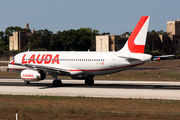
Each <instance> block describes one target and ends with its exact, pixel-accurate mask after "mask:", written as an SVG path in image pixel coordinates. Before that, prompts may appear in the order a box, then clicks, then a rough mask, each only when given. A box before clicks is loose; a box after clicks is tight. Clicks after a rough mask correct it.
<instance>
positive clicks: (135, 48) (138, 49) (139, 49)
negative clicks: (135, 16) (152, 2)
mask: <svg viewBox="0 0 180 120" xmlns="http://www.w3.org/2000/svg"><path fill="white" fill-rule="evenodd" d="M148 18H149V16H142V17H141V18H140V20H139V22H138V24H137V25H136V27H135V28H134V30H133V32H132V34H131V35H130V37H129V40H128V48H129V50H130V52H131V53H144V48H145V43H144V45H136V44H135V39H136V38H137V36H138V34H139V33H140V32H141V29H142V27H143V26H144V24H145V22H146V21H147V19H148ZM146 32H147V31H146Z"/></svg>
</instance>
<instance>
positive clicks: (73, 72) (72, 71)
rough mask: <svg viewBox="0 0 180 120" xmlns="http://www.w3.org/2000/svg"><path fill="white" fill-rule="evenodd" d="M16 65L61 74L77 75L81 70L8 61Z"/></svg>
mask: <svg viewBox="0 0 180 120" xmlns="http://www.w3.org/2000/svg"><path fill="white" fill-rule="evenodd" d="M10 64H13V65H17V66H24V67H27V68H30V69H34V70H43V71H50V72H56V73H61V74H63V75H78V74H82V71H81V70H78V69H74V68H60V67H51V66H43V65H34V64H21V63H15V62H14V63H10Z"/></svg>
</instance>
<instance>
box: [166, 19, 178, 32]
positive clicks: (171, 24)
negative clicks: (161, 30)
mask: <svg viewBox="0 0 180 120" xmlns="http://www.w3.org/2000/svg"><path fill="white" fill-rule="evenodd" d="M167 33H169V35H180V19H178V20H177V21H167Z"/></svg>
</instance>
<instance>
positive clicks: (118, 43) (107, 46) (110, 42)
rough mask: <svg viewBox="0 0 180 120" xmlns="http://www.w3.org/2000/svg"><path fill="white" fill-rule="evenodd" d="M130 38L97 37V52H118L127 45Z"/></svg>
mask: <svg viewBox="0 0 180 120" xmlns="http://www.w3.org/2000/svg"><path fill="white" fill-rule="evenodd" d="M127 39H128V37H124V36H118V35H97V36H96V51H118V50H120V49H121V48H122V47H123V46H124V44H125V43H126V41H127Z"/></svg>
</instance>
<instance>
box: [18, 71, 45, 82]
mask: <svg viewBox="0 0 180 120" xmlns="http://www.w3.org/2000/svg"><path fill="white" fill-rule="evenodd" d="M21 78H22V79H23V80H26V81H39V80H43V79H45V78H46V74H45V73H44V72H43V71H35V70H23V71H22V72H21Z"/></svg>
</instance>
